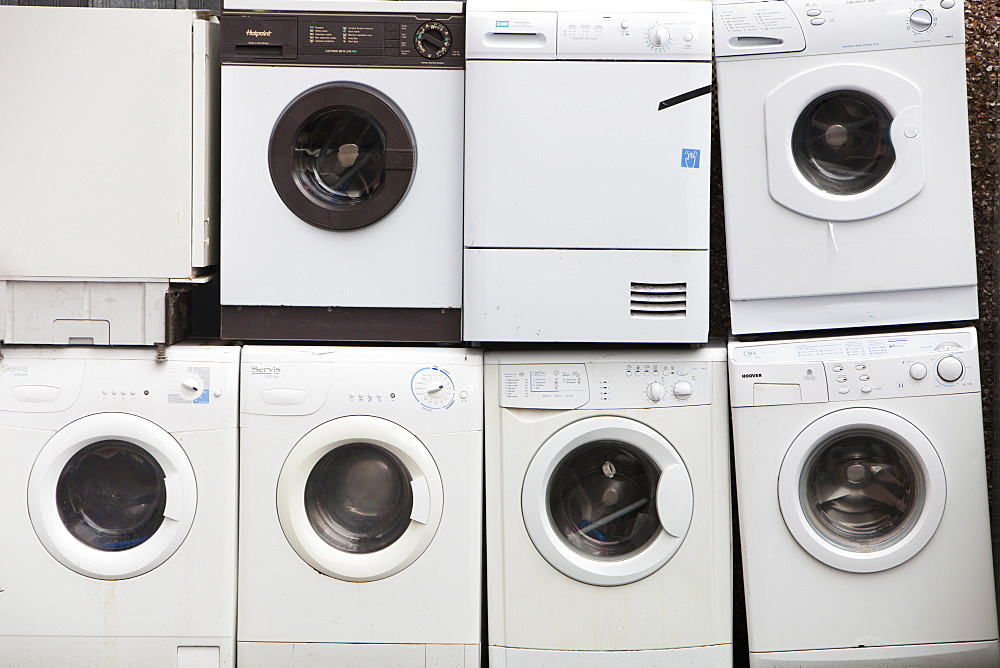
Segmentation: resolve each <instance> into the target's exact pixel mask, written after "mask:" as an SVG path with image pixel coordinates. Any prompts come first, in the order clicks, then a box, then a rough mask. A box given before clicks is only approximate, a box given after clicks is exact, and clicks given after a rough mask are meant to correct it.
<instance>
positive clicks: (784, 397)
mask: <svg viewBox="0 0 1000 668" xmlns="http://www.w3.org/2000/svg"><path fill="white" fill-rule="evenodd" d="M729 365H730V366H729V369H730V382H731V388H732V413H733V436H734V441H735V453H736V454H735V461H736V483H737V484H736V486H737V495H738V501H739V503H738V506H739V516H740V517H739V519H740V533H741V536H742V541H743V574H744V579H745V591H746V604H747V624H748V630H749V640H750V657H751V665H754V666H789V667H791V666H828V665H838V666H841V665H845V666H874V665H877V666H886V667H895V666H899V667H900V668H902V667H904V666H905V667H907V668H910V667H913V666H941V665H961V666H996V665H1000V649H998V643H997V612H996V605H995V596H994V586H993V559H992V554H991V543H990V522H989V512H988V507H987V492H986V490H987V483H986V463H985V459H984V451H983V418H982V406H981V397H980V374H979V369H980V367H979V360H978V349H977V346H976V331H975V329H972V328H963V329H953V330H936V331H925V332H912V333H911V332H904V333H898V334H884V335H878V336H858V337H839V338H831V339H809V340H793V341H777V342H772V343H752V344H751V343H731V344H730V346H729Z"/></svg>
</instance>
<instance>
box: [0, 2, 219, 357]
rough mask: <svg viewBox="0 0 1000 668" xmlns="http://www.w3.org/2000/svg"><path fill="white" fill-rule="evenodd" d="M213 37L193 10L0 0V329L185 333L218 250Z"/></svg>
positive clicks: (164, 337)
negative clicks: (2, 1) (0, 100)
mask: <svg viewBox="0 0 1000 668" xmlns="http://www.w3.org/2000/svg"><path fill="white" fill-rule="evenodd" d="M83 4H86V3H83ZM218 37H219V22H218V19H217V18H214V17H211V16H210V15H209V14H207V13H205V12H195V11H187V10H162V9H156V10H153V9H109V8H90V7H16V6H9V5H5V6H0V43H3V44H4V45H5V49H7V55H6V56H5V57H4V66H3V68H0V89H2V90H3V91H4V99H5V100H8V101H12V102H11V103H9V104H5V105H4V108H3V111H2V113H0V145H2V146H3V150H2V151H0V173H2V174H3V178H0V226H2V228H3V230H4V239H5V242H4V243H3V244H2V245H0V340H2V341H4V342H5V343H8V344H67V343H70V344H96V345H152V344H169V343H172V342H175V341H177V340H180V339H182V338H184V335H185V328H186V327H188V326H189V325H190V324H191V323H190V317H189V308H190V304H191V301H192V294H193V292H194V291H196V290H198V289H199V288H198V287H197V286H198V285H199V284H202V283H206V282H208V281H209V280H210V278H211V277H213V276H214V269H212V266H213V265H215V264H217V262H218V222H219V221H218V194H217V193H218V87H219V61H218ZM55 45H58V46H57V47H56V46H55ZM13 101H16V102H13Z"/></svg>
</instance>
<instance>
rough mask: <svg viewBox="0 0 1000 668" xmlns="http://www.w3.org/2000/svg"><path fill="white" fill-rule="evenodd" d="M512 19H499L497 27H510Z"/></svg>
mask: <svg viewBox="0 0 1000 668" xmlns="http://www.w3.org/2000/svg"><path fill="white" fill-rule="evenodd" d="M509 27H510V21H497V28H509Z"/></svg>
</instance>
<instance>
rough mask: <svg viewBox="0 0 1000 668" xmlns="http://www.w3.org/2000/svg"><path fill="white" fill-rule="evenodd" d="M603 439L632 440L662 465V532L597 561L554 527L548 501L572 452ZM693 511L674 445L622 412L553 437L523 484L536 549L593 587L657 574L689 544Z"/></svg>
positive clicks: (590, 419) (659, 485)
mask: <svg viewBox="0 0 1000 668" xmlns="http://www.w3.org/2000/svg"><path fill="white" fill-rule="evenodd" d="M599 440H612V441H619V442H622V443H626V444H629V445H631V446H633V447H635V448H637V449H639V450H641V451H642V452H643V454H645V455H646V456H647V457H648V458H649V459H650V460H652V462H653V463H654V464H655V465H656V466H657V467H658V468H659V469H660V477H659V480H658V481H657V485H656V492H655V495H656V498H655V499H654V503H655V504H656V509H657V515H658V518H659V520H660V531H659V533H658V534H657V536H656V538H654V539H653V542H652V543H650V544H649V545H648V546H647V547H645V548H644V549H642V550H640V551H639V552H638V553H636V554H634V555H632V556H629V557H625V558H622V559H609V560H607V561H598V560H595V559H591V558H588V557H585V556H584V555H582V554H580V553H578V552H576V551H575V550H573V548H571V547H570V546H569V545H568V544H567V543H566V542H565V541H564V540H563V539H562V538H561V537H560V536H559V535H558V533H557V532H556V530H555V528H554V527H553V526H552V521H551V516H550V513H549V502H548V487H549V481H550V480H551V478H552V475H553V473H554V472H555V470H556V467H557V466H558V465H559V464H560V463H561V462H562V460H563V459H564V458H565V457H566V455H568V454H569V453H571V452H572V451H574V450H576V449H577V448H579V447H580V446H583V445H587V444H588V443H592V442H594V441H599ZM693 511H694V492H693V489H692V486H691V478H690V475H689V474H688V471H687V467H686V466H685V465H684V461H683V460H682V459H681V456H680V455H679V454H678V453H677V451H676V450H675V449H674V447H673V446H672V445H671V444H670V442H669V441H668V440H667V439H666V438H664V437H663V436H662V435H661V434H659V433H658V432H657V431H655V430H653V429H652V428H650V427H649V426H647V425H645V424H643V423H641V422H638V421H636V420H632V419H630V418H624V417H618V416H595V417H586V418H582V419H580V420H578V421H576V422H573V423H571V424H569V425H566V426H564V427H562V428H561V429H559V430H558V431H556V432H555V433H554V434H552V435H551V436H549V437H548V438H547V439H546V440H545V442H544V443H543V444H542V445H541V447H540V448H538V451H537V452H536V453H535V455H534V457H533V458H532V460H531V463H530V464H529V465H528V469H527V471H526V472H525V476H524V482H523V485H522V488H521V514H522V518H523V520H524V526H525V528H526V529H527V531H528V536H529V537H530V539H531V542H532V543H533V544H534V546H535V549H537V550H538V552H539V554H541V556H542V557H543V558H544V559H545V560H546V561H547V562H548V563H549V564H550V565H552V566H553V567H554V568H555V569H557V570H558V571H560V572H561V573H563V574H564V575H567V576H569V577H571V578H573V579H574V580H577V581H579V582H583V583H585V584H591V585H599V586H618V585H624V584H630V583H632V582H636V581H638V580H641V579H643V578H645V577H648V576H649V575H651V574H653V573H655V572H656V571H657V570H659V569H660V568H661V567H662V566H663V565H664V564H665V563H667V562H668V561H669V560H670V559H671V558H672V557H673V556H674V554H675V553H676V552H677V550H678V549H679V548H680V546H681V543H683V542H684V538H685V537H686V536H687V532H688V529H689V528H690V526H691V517H692V514H693Z"/></svg>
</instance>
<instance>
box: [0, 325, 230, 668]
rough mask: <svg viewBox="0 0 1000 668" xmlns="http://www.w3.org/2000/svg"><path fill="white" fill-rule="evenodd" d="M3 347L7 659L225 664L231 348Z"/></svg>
mask: <svg viewBox="0 0 1000 668" xmlns="http://www.w3.org/2000/svg"><path fill="white" fill-rule="evenodd" d="M3 352H4V356H3V360H2V361H0V442H2V443H3V447H2V449H0V524H2V525H3V527H4V549H3V550H0V573H3V576H2V577H3V581H2V582H0V663H2V664H3V665H4V666H32V667H38V668H44V667H46V666H82V665H88V666H177V667H178V668H195V667H198V668H209V667H218V666H232V665H234V653H235V649H236V642H235V631H236V500H237V482H236V476H237V463H236V461H237V460H236V455H237V429H236V421H237V397H238V394H237V392H238V389H239V388H238V380H237V377H238V373H239V356H240V349H239V348H237V347H230V346H213V345H192V344H179V345H176V346H172V347H170V348H167V350H166V355H167V360H166V361H156V359H155V354H154V353H153V352H152V351H151V350H150V349H148V348H146V349H143V348H121V347H116V348H77V347H61V348H52V347H47V348H37V347H7V348H4V351H3Z"/></svg>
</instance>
